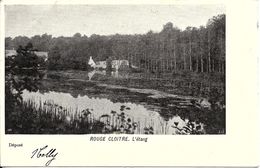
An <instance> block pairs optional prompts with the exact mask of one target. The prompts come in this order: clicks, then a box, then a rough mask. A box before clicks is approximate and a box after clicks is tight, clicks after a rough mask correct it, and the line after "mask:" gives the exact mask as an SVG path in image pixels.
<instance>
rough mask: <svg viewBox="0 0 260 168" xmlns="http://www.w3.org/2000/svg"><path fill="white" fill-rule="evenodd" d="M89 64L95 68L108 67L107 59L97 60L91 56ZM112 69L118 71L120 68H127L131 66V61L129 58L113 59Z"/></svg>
mask: <svg viewBox="0 0 260 168" xmlns="http://www.w3.org/2000/svg"><path fill="white" fill-rule="evenodd" d="M88 64H89V65H90V66H91V67H93V68H95V69H106V68H107V61H97V62H95V61H94V60H93V58H92V56H90V58H89V61H88ZM111 66H112V69H115V70H116V71H118V70H119V69H126V68H129V61H128V60H112V61H111Z"/></svg>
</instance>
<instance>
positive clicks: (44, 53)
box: [5, 49, 48, 61]
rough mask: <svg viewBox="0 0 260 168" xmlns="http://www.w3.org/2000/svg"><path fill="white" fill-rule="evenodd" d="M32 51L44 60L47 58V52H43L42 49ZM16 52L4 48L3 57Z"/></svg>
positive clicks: (13, 54)
mask: <svg viewBox="0 0 260 168" xmlns="http://www.w3.org/2000/svg"><path fill="white" fill-rule="evenodd" d="M33 53H34V54H35V55H37V56H38V57H40V58H43V59H44V61H47V60H48V52H44V51H33ZM16 55H17V52H16V50H14V49H13V50H5V57H10V56H16Z"/></svg>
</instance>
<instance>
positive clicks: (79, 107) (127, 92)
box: [22, 74, 225, 134]
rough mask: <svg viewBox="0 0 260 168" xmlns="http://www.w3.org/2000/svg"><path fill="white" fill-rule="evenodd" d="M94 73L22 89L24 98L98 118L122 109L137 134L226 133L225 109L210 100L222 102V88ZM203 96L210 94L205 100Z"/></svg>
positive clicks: (49, 80) (42, 104)
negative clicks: (34, 88) (87, 112)
mask: <svg viewBox="0 0 260 168" xmlns="http://www.w3.org/2000/svg"><path fill="white" fill-rule="evenodd" d="M95 75H96V74H95ZM95 75H94V76H91V77H88V79H82V78H81V79H79V78H75V79H71V78H70V79H65V80H63V81H60V78H59V79H55V80H54V79H50V78H49V79H47V80H43V81H42V86H39V90H38V91H37V92H30V91H28V90H24V91H23V94H22V97H23V101H25V102H26V101H33V102H34V103H35V104H36V105H37V106H44V105H46V102H47V103H49V104H55V105H56V106H60V107H63V108H65V109H69V110H68V113H66V115H68V116H71V115H78V114H81V112H82V111H84V110H86V109H89V110H90V111H91V115H92V118H93V119H94V120H99V121H102V117H103V116H109V117H110V120H113V119H114V117H113V116H115V114H117V115H120V114H122V113H123V114H124V115H125V116H126V119H127V120H131V121H132V122H134V123H137V125H138V130H137V132H135V133H137V134H143V133H144V130H145V129H146V128H152V132H153V134H182V133H183V134H186V133H187V134H189V133H191V132H193V133H195V134H205V133H207V130H209V131H211V132H212V133H217V134H218V133H223V127H224V125H223V122H225V121H224V119H223V114H225V109H223V108H222V109H220V108H218V107H217V106H211V105H212V104H210V103H209V102H208V100H209V99H211V100H212V101H211V102H215V104H217V103H219V102H220V100H221V99H223V95H224V94H223V93H224V92H223V89H222V88H223V87H215V88H213V87H212V86H210V85H209V86H208V84H207V83H206V85H205V84H203V83H196V82H185V81H179V82H176V81H174V80H151V79H150V78H149V79H148V80H144V79H145V78H143V77H142V78H136V77H132V78H131V79H132V80H129V75H128V76H127V77H125V75H123V76H122V75H119V74H110V75H109V76H106V78H105V76H104V75H103V74H98V75H100V76H97V75H96V76H95ZM73 76H75V74H73ZM99 77H100V78H99ZM120 78H121V79H120ZM89 79H90V80H89ZM151 86H153V87H151ZM212 88H213V89H212ZM219 90H220V91H219ZM219 93H221V94H219ZM201 95H202V96H201ZM203 95H204V96H205V95H206V96H207V97H208V98H209V99H205V100H203V101H202V99H201V98H203ZM203 104H204V105H203ZM203 106H204V107H205V108H204V107H203ZM222 106H223V105H222ZM211 107H214V108H211ZM219 107H220V106H219ZM218 111H220V112H221V113H220V112H218ZM223 112H224V113H223ZM218 115H220V116H221V117H218ZM111 118H112V119H111ZM105 120H106V119H105ZM105 120H103V121H102V122H106V121H105ZM114 122H115V121H112V123H114ZM205 128H206V129H205ZM187 130H188V131H187ZM183 131H184V132H183Z"/></svg>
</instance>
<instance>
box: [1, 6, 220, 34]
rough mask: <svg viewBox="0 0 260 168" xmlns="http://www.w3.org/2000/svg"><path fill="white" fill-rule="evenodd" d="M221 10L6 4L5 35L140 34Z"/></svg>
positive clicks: (198, 21)
mask: <svg viewBox="0 0 260 168" xmlns="http://www.w3.org/2000/svg"><path fill="white" fill-rule="evenodd" d="M223 13H225V8H224V6H222V5H6V6H5V36H6V37H15V36H28V37H32V36H34V35H42V34H44V33H47V34H50V35H52V36H54V37H58V36H73V35H74V34H75V33H80V34H81V35H87V36H90V35H91V34H99V35H111V34H116V33H118V34H144V33H147V32H148V31H149V30H152V31H154V32H159V31H161V30H162V27H163V25H165V24H166V23H167V22H172V23H173V25H174V26H176V27H178V28H180V29H185V28H186V27H188V26H192V27H199V26H201V25H204V26H205V25H206V23H207V21H208V19H210V18H212V17H213V16H216V15H218V14H223Z"/></svg>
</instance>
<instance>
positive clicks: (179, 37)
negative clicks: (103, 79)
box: [5, 14, 226, 74]
mask: <svg viewBox="0 0 260 168" xmlns="http://www.w3.org/2000/svg"><path fill="white" fill-rule="evenodd" d="M225 19H226V16H225V14H220V15H217V16H214V17H212V18H210V19H209V20H208V22H207V23H206V26H200V27H187V28H186V29H185V30H181V29H179V28H178V27H177V25H174V23H172V22H168V23H166V24H165V25H162V30H161V31H160V32H153V31H151V30H150V31H148V32H147V33H146V34H134V35H121V34H114V35H97V34H92V35H91V36H89V37H88V36H86V35H81V34H80V33H75V34H74V35H73V36H72V37H63V36H60V37H53V36H52V35H49V34H46V33H45V34H42V35H35V36H33V37H30V38H29V37H26V36H17V37H14V38H11V37H6V38H5V49H6V50H10V49H15V50H17V49H18V48H19V47H21V46H26V45H27V44H28V43H32V45H33V48H34V50H36V51H47V52H48V54H49V58H48V61H47V64H46V66H47V68H48V69H50V70H69V69H75V70H88V68H89V67H88V65H87V61H88V59H89V57H90V56H92V57H93V59H94V60H95V61H105V60H107V59H108V58H109V59H121V60H123V59H124V60H128V61H129V62H130V64H132V65H135V66H138V67H140V68H142V69H143V70H147V71H164V72H180V71H185V72H186V71H187V72H189V71H192V72H197V73H203V72H206V73H220V74H225V55H226V53H225V51H226V50H225V37H226V36H225Z"/></svg>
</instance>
